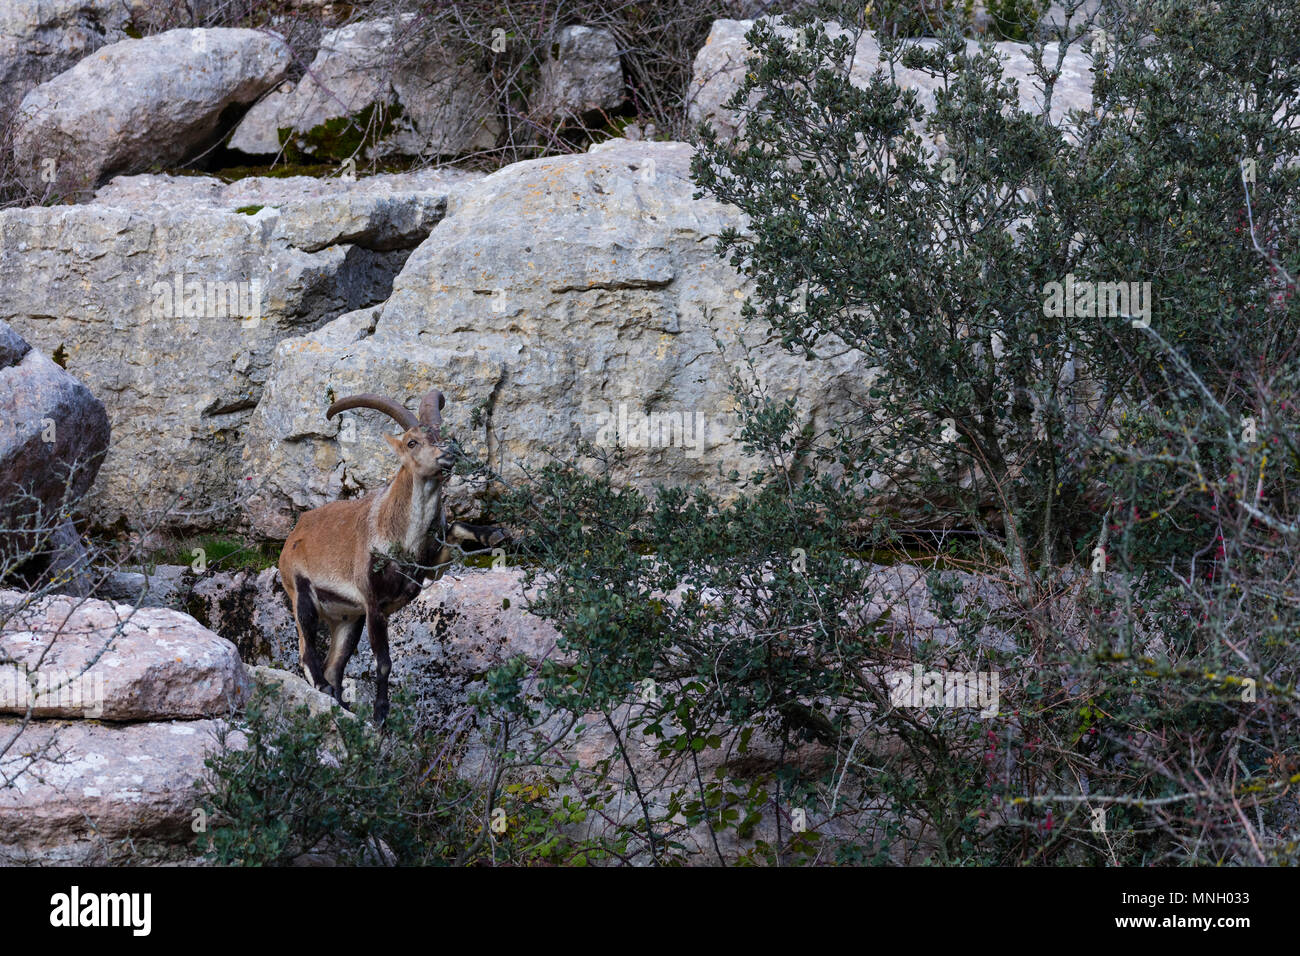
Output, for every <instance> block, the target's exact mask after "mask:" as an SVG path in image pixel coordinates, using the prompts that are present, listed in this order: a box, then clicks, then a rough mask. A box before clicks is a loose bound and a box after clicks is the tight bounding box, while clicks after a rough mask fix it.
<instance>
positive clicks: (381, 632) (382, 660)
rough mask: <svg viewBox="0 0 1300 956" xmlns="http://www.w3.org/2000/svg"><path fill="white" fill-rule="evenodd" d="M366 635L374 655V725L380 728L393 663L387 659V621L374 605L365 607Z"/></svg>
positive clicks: (386, 709) (383, 718)
mask: <svg viewBox="0 0 1300 956" xmlns="http://www.w3.org/2000/svg"><path fill="white" fill-rule="evenodd" d="M366 634H367V635H369V637H370V650H371V652H372V653H373V654H374V655H375V723H376V724H379V725H380V726H382V725H383V723H384V721H385V720H386V719H387V718H388V674H389V672H390V671H391V670H392V669H393V663H392V661H390V660H389V658H388V621H387V620H386V619H385V618H384V615H383V613H382V612H380V610H379V608H378V607H376V606H375V605H374V604H369V605H367V607H366Z"/></svg>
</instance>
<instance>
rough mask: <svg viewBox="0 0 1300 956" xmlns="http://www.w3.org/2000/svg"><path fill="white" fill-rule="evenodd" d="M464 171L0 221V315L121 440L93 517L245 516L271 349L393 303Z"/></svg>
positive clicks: (206, 190)
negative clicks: (411, 259)
mask: <svg viewBox="0 0 1300 956" xmlns="http://www.w3.org/2000/svg"><path fill="white" fill-rule="evenodd" d="M475 178H477V177H474V176H470V175H467V174H445V173H443V174H439V173H433V172H430V173H419V174H400V175H393V176H376V177H371V178H367V179H361V180H358V181H356V182H353V183H346V182H342V181H340V180H329V181H319V180H313V179H303V178H294V179H275V180H254V179H247V180H241V181H239V182H236V183H235V184H233V185H229V186H226V185H224V184H222V183H221V182H219V181H218V180H215V179H210V178H207V177H169V176H137V177H125V178H119V179H117V180H115V181H114V182H113V183H112V184H110V185H109V186H107V187H105V188H104V189H103V190H102V191H101V193H100V195H99V196H97V197H96V199H95V200H94V201H93V202H91V203H88V204H84V205H78V206H57V207H37V208H28V209H11V210H6V211H3V212H0V271H2V272H3V274H5V275H6V276H7V277H8V278H7V279H6V281H5V282H4V283H0V320H3V321H7V322H8V323H9V324H10V325H12V326H13V328H14V329H15V330H16V331H17V332H18V333H19V334H21V335H22V336H23V338H25V339H26V340H27V341H28V342H30V343H31V345H32V346H33V347H34V349H36V350H39V351H41V352H44V353H46V354H51V353H53V352H54V351H55V350H57V349H59V348H60V347H62V348H63V350H64V352H65V353H66V355H67V368H68V370H69V372H71V373H72V375H74V376H75V377H76V378H77V379H78V380H79V381H81V382H82V383H84V384H85V385H86V386H87V387H88V388H89V389H90V391H91V392H92V393H93V394H94V395H95V396H96V397H98V398H99V399H100V400H101V401H102V402H103V403H104V405H105V407H106V408H107V410H108V415H109V418H110V419H111V421H112V424H113V443H112V447H111V448H110V449H109V452H108V455H107V457H106V459H105V462H104V465H103V467H102V469H101V471H100V474H99V478H98V481H97V482H96V484H95V487H94V489H93V491H92V493H91V495H90V498H89V500H88V503H87V506H86V508H87V511H88V513H91V514H94V516H95V518H96V521H97V522H99V523H101V524H103V525H109V524H112V523H114V522H115V521H117V520H119V519H124V520H126V521H128V522H129V523H130V524H131V526H133V527H137V528H148V527H152V526H155V525H163V526H177V527H184V526H188V527H197V528H212V527H221V526H222V525H223V523H225V522H228V521H229V520H231V518H232V517H233V516H235V515H237V514H238V513H239V503H238V502H239V498H240V496H241V495H245V494H247V492H248V491H251V490H252V485H253V483H252V482H245V481H243V480H242V479H243V478H244V476H245V475H246V474H255V472H246V471H244V470H243V467H242V465H241V463H240V444H241V439H242V434H243V430H244V428H245V426H246V424H247V422H248V419H249V416H250V414H251V412H252V409H253V407H254V406H255V405H256V404H257V402H258V399H259V398H260V396H261V392H262V387H263V384H264V383H265V381H266V376H267V373H268V371H269V368H270V360H271V356H272V353H273V352H274V349H275V347H276V345H277V344H278V343H279V342H280V341H281V340H283V339H285V338H286V337H291V336H297V335H302V334H303V333H304V332H310V331H311V330H313V329H316V328H318V327H319V326H321V325H322V324H324V323H326V322H328V321H330V320H331V319H335V318H336V317H338V316H339V315H340V314H341V313H348V312H351V311H354V310H356V309H358V308H362V307H364V306H367V305H369V304H373V303H378V302H382V301H383V300H384V299H385V298H386V297H387V296H388V294H389V291H390V288H391V284H392V279H393V276H394V275H395V274H396V273H397V272H398V270H399V269H400V268H401V266H402V264H403V262H404V261H405V259H406V257H407V256H408V255H409V252H410V249H411V248H412V247H414V246H415V245H417V244H418V243H419V242H420V241H421V240H422V239H423V238H424V237H425V236H427V235H428V234H429V231H430V230H431V229H432V228H433V226H434V224H435V223H436V222H437V221H438V220H439V219H441V218H442V216H443V214H444V211H445V209H446V205H447V200H448V197H449V196H450V195H451V194H452V193H453V192H454V191H455V190H456V189H458V188H461V186H462V185H463V184H464V183H465V182H471V181H473V180H474V179H475Z"/></svg>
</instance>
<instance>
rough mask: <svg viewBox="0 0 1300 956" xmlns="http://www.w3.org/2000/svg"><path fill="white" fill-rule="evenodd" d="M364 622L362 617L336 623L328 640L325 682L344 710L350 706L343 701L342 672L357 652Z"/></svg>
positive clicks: (349, 708)
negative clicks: (330, 638)
mask: <svg viewBox="0 0 1300 956" xmlns="http://www.w3.org/2000/svg"><path fill="white" fill-rule="evenodd" d="M365 624H366V619H365V618H364V617H357V618H353V619H351V620H345V621H343V622H341V623H340V624H338V625H337V626H336V627H335V628H334V634H333V638H332V640H331V641H330V652H329V656H328V657H326V658H325V682H326V683H327V684H329V685H330V693H331V695H333V697H334V699H335V700H336V701H338V702H339V706H340V707H343V708H344V709H345V710H351V709H352V708H351V707H348V705H347V704H345V703H343V672H344V671H346V670H347V668H348V661H350V660H352V655H353V654H355V653H356V652H357V644H359V643H360V642H361V629H362V628H363V627H365Z"/></svg>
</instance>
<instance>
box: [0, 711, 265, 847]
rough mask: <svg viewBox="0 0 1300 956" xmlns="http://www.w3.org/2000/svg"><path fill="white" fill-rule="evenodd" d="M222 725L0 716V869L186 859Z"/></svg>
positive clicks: (202, 722)
mask: <svg viewBox="0 0 1300 956" xmlns="http://www.w3.org/2000/svg"><path fill="white" fill-rule="evenodd" d="M219 726H220V722H219V721H215V720H195V721H174V722H170V723H146V724H127V725H124V726H112V725H108V724H100V723H96V722H93V721H85V720H75V721H71V722H68V721H57V720H42V721H33V722H31V723H29V724H27V726H26V727H23V726H22V724H21V721H19V720H17V719H12V718H11V719H4V718H0V779H3V780H8V781H10V782H9V785H8V786H0V862H5V863H15V864H42V865H50V864H74V865H103V864H106V863H122V862H130V863H135V864H138V863H140V862H144V861H147V860H154V861H163V860H177V859H181V860H184V859H192V858H193V856H194V853H195V849H194V846H193V841H194V833H193V831H192V829H191V825H192V822H193V820H194V819H195V811H196V810H198V809H201V805H200V798H199V791H198V787H197V784H198V782H199V781H200V780H201V779H202V777H203V774H204V767H203V761H204V758H205V757H206V756H207V755H208V754H209V753H210V752H212V750H213V749H214V748H215V735H216V732H217V730H218V727H219ZM19 731H21V732H20V733H19ZM15 733H18V736H17V739H16V741H14V743H13V745H12V746H8V747H7V746H6V745H8V744H9V743H10V741H11V740H13V738H14V735H15ZM241 740H242V738H240V737H239V736H238V735H235V736H234V738H233V739H232V741H231V743H232V745H238V744H239V743H240V741H241Z"/></svg>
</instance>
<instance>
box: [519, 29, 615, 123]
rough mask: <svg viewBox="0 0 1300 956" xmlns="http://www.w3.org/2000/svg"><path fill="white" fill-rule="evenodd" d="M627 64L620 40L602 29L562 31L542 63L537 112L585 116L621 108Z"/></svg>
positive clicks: (535, 94) (537, 91)
mask: <svg viewBox="0 0 1300 956" xmlns="http://www.w3.org/2000/svg"><path fill="white" fill-rule="evenodd" d="M623 95H624V88H623V64H622V62H621V61H620V60H619V54H618V40H617V39H616V38H615V37H614V34H612V33H610V32H609V31H608V30H602V29H600V28H598V27H587V26H568V27H564V28H563V29H561V30H560V32H559V33H558V34H557V35H556V39H555V42H554V43H553V44H552V46H551V53H550V55H549V56H548V57H547V58H546V59H545V60H544V61H543V62H542V68H541V73H540V76H539V77H538V81H537V89H536V90H535V91H534V93H533V95H532V100H533V103H532V104H531V105H532V109H533V112H534V113H536V114H538V115H539V116H543V117H558V116H581V115H582V114H583V113H587V112H590V111H592V110H612V109H617V108H618V106H619V104H621V103H622V102H623Z"/></svg>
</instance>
